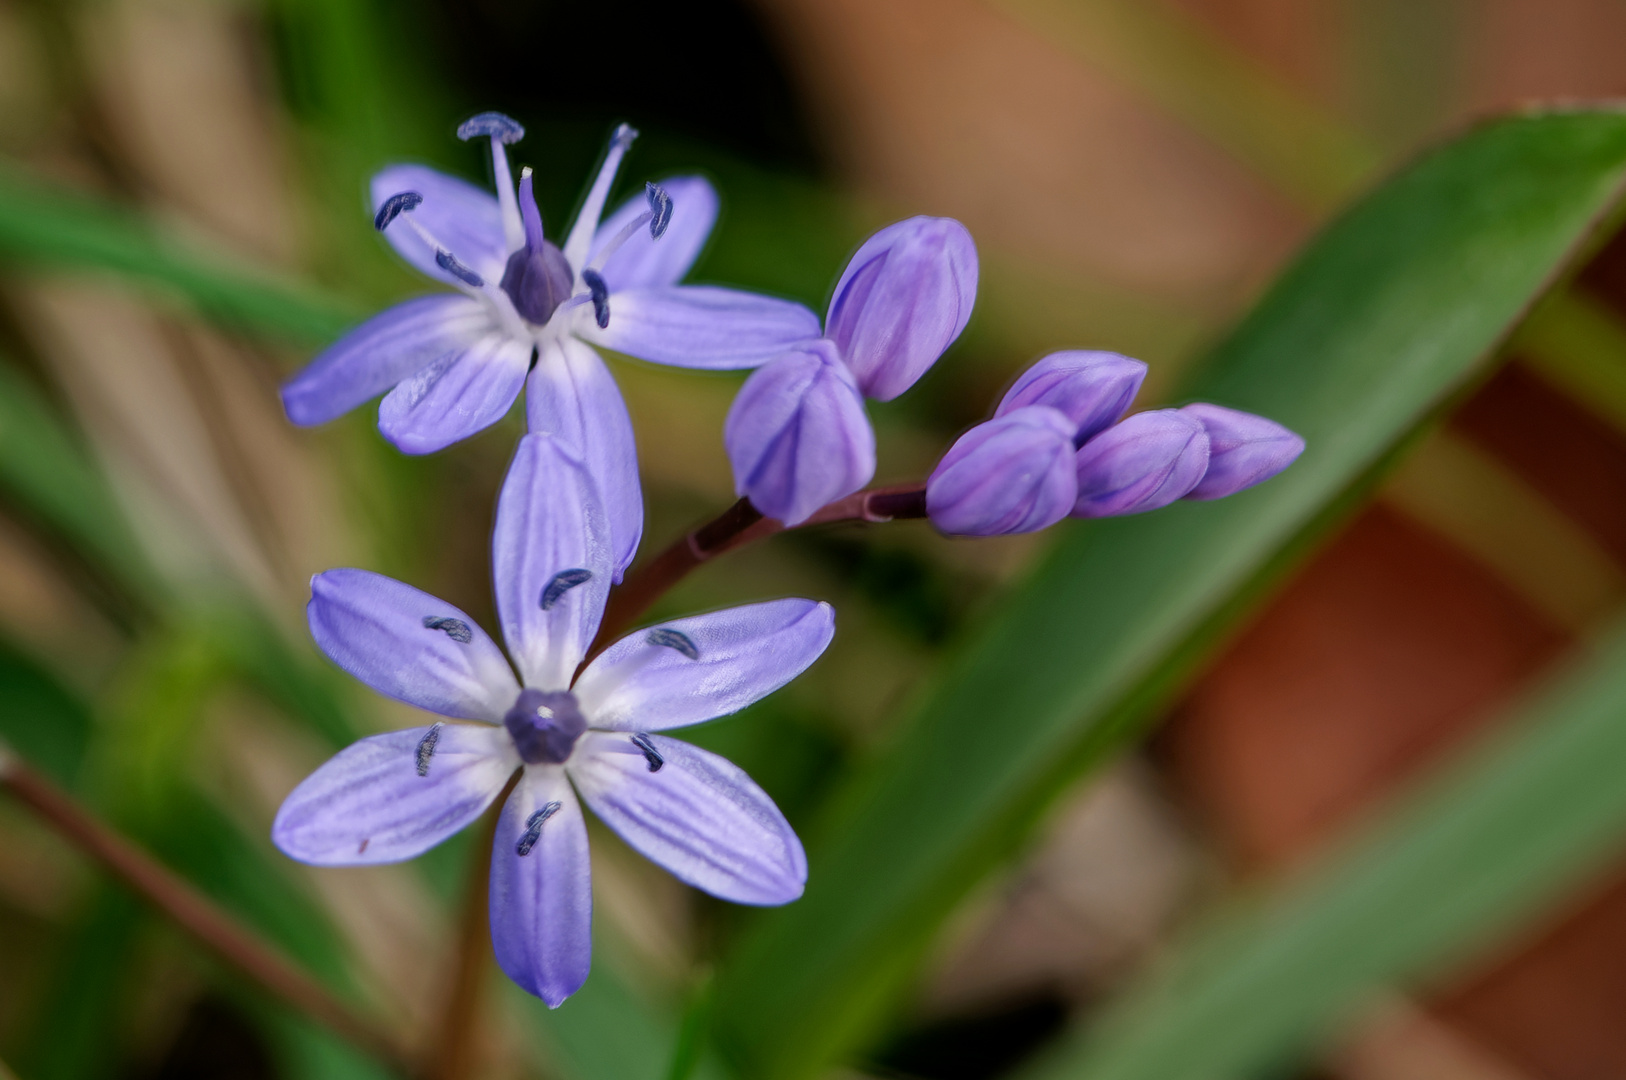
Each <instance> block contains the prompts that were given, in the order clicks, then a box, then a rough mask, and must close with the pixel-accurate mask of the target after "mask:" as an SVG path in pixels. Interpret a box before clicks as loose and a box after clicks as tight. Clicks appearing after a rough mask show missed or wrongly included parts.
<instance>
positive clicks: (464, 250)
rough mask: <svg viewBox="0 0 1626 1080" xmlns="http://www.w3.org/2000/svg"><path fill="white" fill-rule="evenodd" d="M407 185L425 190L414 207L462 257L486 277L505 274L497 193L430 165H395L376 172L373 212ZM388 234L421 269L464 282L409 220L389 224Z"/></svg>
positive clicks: (427, 225)
mask: <svg viewBox="0 0 1626 1080" xmlns="http://www.w3.org/2000/svg"><path fill="white" fill-rule="evenodd" d="M403 191H416V192H417V193H418V194H419V195H422V196H423V202H422V203H420V204H419V205H418V206H417V207H416V208H414V209H413V210H411V211H409V213H411V214H412V216H413V217H414V218H415V219H416V220H417V222H418V224H420V225H422V226H423V227H424V229H425V230H426V231H428V232H429V234H430V235H432V236H433V237H434V238H435V239H436V240H439V241H440V242H441V244H443V245H444V246H445V248H446V250H447V251H449V252H451V253H452V254H453V255H454V256H456V257H457V261H458V262H460V263H462V264H463V265H464V266H467V267H469V268H470V269H472V270H473V271H474V272H475V273H477V274H479V275H480V276H481V277H483V278H485V279H486V280H487V281H492V282H495V281H500V280H502V272H503V269H504V268H505V267H507V265H508V241H507V239H506V238H505V237H504V235H503V227H502V210H501V209H500V208H499V207H498V205H497V197H496V196H495V195H493V194H491V193H490V192H488V191H485V190H484V189H482V188H477V187H475V186H474V185H473V184H471V183H469V182H468V181H467V180H459V179H458V178H457V177H455V176H447V175H446V174H445V173H443V172H438V171H437V170H435V169H431V168H430V167H429V166H427V165H390V166H388V167H386V168H384V169H381V170H380V171H379V172H378V173H376V174H375V175H374V176H373V182H372V204H373V213H375V214H376V213H378V208H379V207H381V206H383V205H384V201H385V200H386V199H388V198H389V197H390V196H391V195H398V194H400V193H401V192H403ZM384 237H385V239H387V240H388V241H389V242H390V246H391V247H393V248H394V249H395V250H396V252H397V253H398V254H399V255H400V256H401V257H402V258H403V259H405V260H406V261H407V262H409V263H411V264H412V265H413V266H414V267H416V268H417V269H418V270H420V271H422V272H423V273H425V274H428V275H429V276H430V277H432V278H434V279H435V280H436V281H444V282H445V283H446V284H448V285H455V286H458V287H460V288H461V287H462V282H460V281H459V280H458V279H457V278H456V277H455V276H453V275H452V274H451V273H449V272H448V271H446V270H445V269H443V268H442V267H441V266H440V265H439V264H438V263H436V262H435V249H434V248H433V247H431V246H430V245H429V244H427V243H425V242H424V239H423V237H421V236H419V235H418V232H417V230H416V229H413V228H412V227H411V226H409V225H407V224H406V223H405V222H404V221H397V222H395V223H394V224H393V225H391V226H390V227H389V228H387V229H386V230H384Z"/></svg>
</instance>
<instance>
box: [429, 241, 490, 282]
mask: <svg viewBox="0 0 1626 1080" xmlns="http://www.w3.org/2000/svg"><path fill="white" fill-rule="evenodd" d="M435 265H436V266H438V267H440V268H441V269H442V270H444V271H446V272H447V273H448V274H450V275H452V276H453V277H454V278H456V279H457V280H459V281H461V282H463V283H464V284H466V285H473V286H474V287H475V288H476V289H478V288H479V287H480V286H482V285H484V284H485V283H486V279H485V278H483V277H481V276H480V275H479V274H476V273H475V272H474V271H473V270H470V269H469V268H468V267H466V266H464V265H463V264H462V263H460V262H458V261H457V257H456V256H454V255H453V254H452V253H451V252H450V251H445V250H441V251H437V252H435Z"/></svg>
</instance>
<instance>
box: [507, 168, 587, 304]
mask: <svg viewBox="0 0 1626 1080" xmlns="http://www.w3.org/2000/svg"><path fill="white" fill-rule="evenodd" d="M519 216H520V220H522V221H523V222H524V223H525V246H524V247H522V248H520V249H519V250H518V251H516V252H514V253H513V254H512V255H510V256H508V266H507V268H506V269H505V270H504V271H503V275H502V282H501V285H502V291H503V292H505V293H507V294H508V298H509V299H510V300H512V301H513V302H514V310H515V311H518V312H519V313H520V316H521V317H522V318H524V319H525V320H526V321H527V322H530V323H534V324H535V325H537V326H544V325H546V324H547V321H548V320H549V319H551V318H553V313H554V311H555V310H556V309H557V308H558V307H559V305H560V304H562V303H564V302H565V301H566V300H568V299H570V293H571V290H572V288H573V285H574V281H575V275H574V274H572V273H571V270H570V263H569V262H567V261H566V260H565V255H564V252H562V251H560V250H559V249H558V248H557V247H555V246H554V245H552V244H550V243H549V242H548V241H547V240H546V239H544V238H543V236H542V212H541V211H540V210H538V209H537V207H536V194H535V192H534V191H533V190H532V184H531V170H530V169H526V170H524V172H522V173H521V174H520V180H519Z"/></svg>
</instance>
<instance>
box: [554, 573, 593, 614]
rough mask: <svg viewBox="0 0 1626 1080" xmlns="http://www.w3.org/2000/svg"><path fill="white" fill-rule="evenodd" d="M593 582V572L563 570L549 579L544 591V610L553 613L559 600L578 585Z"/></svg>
mask: <svg viewBox="0 0 1626 1080" xmlns="http://www.w3.org/2000/svg"><path fill="white" fill-rule="evenodd" d="M592 580H593V572H592V571H591V570H581V569H576V570H561V571H559V572H558V573H557V574H555V575H553V577H552V578H551V579H549V581H548V583H547V585H546V586H544V587H543V589H542V610H543V611H551V610H553V605H555V604H557V603H558V602H559V598H560V597H561V596H563V595H564V594H565V593H567V592H569V591H570V590H571V589H574V588H575V587H576V586H578V585H584V584H586V583H587V582H589V581H592Z"/></svg>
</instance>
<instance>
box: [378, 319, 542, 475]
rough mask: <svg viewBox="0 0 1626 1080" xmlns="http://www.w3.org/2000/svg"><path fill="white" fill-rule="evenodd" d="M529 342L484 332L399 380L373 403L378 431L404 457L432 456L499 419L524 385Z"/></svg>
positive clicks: (528, 360)
mask: <svg viewBox="0 0 1626 1080" xmlns="http://www.w3.org/2000/svg"><path fill="white" fill-rule="evenodd" d="M531 348H532V346H531V343H530V342H529V341H526V340H522V339H519V338H512V337H509V336H508V335H506V334H502V333H489V334H487V335H486V336H485V337H483V338H481V339H480V340H479V341H476V342H475V343H474V344H473V345H470V346H469V347H468V348H467V349H464V350H463V351H462V352H460V353H455V354H452V355H449V356H444V357H442V358H441V359H439V360H437V361H435V362H434V363H432V364H430V365H429V366H428V367H426V368H424V369H422V370H421V371H419V372H417V373H416V374H414V375H412V376H411V377H409V378H407V379H405V380H403V381H402V382H401V383H400V384H399V385H398V386H396V388H395V389H394V390H391V391H390V392H389V393H388V394H386V395H385V396H384V400H383V401H381V402H379V405H378V430H379V431H381V432H383V434H384V437H385V438H386V439H388V440H389V441H390V442H392V443H394V444H395V445H396V447H397V448H399V449H400V450H402V451H403V452H405V453H408V454H432V453H434V452H435V451H436V450H443V449H445V448H446V447H448V446H450V445H452V443H455V442H458V441H459V440H461V439H466V438H468V437H469V436H470V435H473V434H475V433H477V432H480V431H484V430H485V429H486V428H488V427H490V426H491V425H492V424H495V423H496V422H497V421H498V420H501V419H502V418H503V416H504V415H506V414H507V412H508V410H509V408H510V407H512V406H513V404H514V399H515V398H517V397H519V390H520V387H522V386H524V385H525V369H526V368H528V367H530V364H531Z"/></svg>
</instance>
